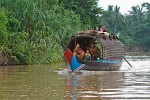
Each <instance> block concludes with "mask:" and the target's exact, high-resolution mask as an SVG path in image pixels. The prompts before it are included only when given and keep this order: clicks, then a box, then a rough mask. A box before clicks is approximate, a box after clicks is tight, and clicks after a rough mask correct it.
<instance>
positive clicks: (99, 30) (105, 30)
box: [98, 25, 107, 32]
mask: <svg viewBox="0 0 150 100" xmlns="http://www.w3.org/2000/svg"><path fill="white" fill-rule="evenodd" d="M98 32H107V29H106V27H105V26H104V25H99V27H98Z"/></svg>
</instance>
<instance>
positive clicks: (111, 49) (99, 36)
mask: <svg viewBox="0 0 150 100" xmlns="http://www.w3.org/2000/svg"><path fill="white" fill-rule="evenodd" d="M93 42H95V43H96V44H99V49H100V51H101V58H102V59H104V60H105V59H106V60H122V59H123V57H124V46H123V44H122V43H121V42H120V41H119V39H118V37H117V36H116V35H109V33H106V32H102V33H98V32H97V31H81V32H79V33H77V34H76V35H74V36H73V37H72V38H71V40H70V42H69V43H68V45H67V48H69V49H70V50H71V51H72V52H73V50H74V48H75V46H76V44H77V43H79V44H80V46H81V48H82V49H83V50H84V51H86V50H87V49H89V48H90V44H91V43H93ZM96 46H97V45H96Z"/></svg>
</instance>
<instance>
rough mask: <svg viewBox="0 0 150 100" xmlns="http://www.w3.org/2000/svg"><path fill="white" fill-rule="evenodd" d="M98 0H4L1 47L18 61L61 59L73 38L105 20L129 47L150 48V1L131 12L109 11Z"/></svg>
mask: <svg viewBox="0 0 150 100" xmlns="http://www.w3.org/2000/svg"><path fill="white" fill-rule="evenodd" d="M97 2H98V0H1V1H0V47H1V48H0V49H1V50H3V51H4V55H5V56H7V57H8V58H9V59H12V60H14V61H15V62H16V64H41V63H45V64H46V63H52V62H59V61H62V59H63V56H62V54H63V50H64V48H65V46H66V44H67V41H68V40H69V38H70V37H71V36H72V35H73V34H75V33H76V32H77V31H79V30H84V29H93V27H94V26H98V24H99V23H100V22H101V23H102V24H104V25H105V26H106V27H107V28H108V30H109V32H110V33H120V38H121V40H122V41H123V42H124V44H125V46H126V48H127V50H129V49H130V50H144V51H149V48H150V41H149V39H150V33H149V32H150V27H149V26H150V9H149V8H150V4H148V3H144V4H142V6H141V7H140V6H134V7H132V8H131V11H130V13H129V14H127V15H122V14H121V13H120V11H119V9H120V8H119V7H118V6H116V7H113V6H109V7H108V10H107V11H104V10H102V9H101V8H99V7H98V6H97Z"/></svg>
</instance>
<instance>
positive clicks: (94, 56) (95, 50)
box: [90, 43, 101, 60]
mask: <svg viewBox="0 0 150 100" xmlns="http://www.w3.org/2000/svg"><path fill="white" fill-rule="evenodd" d="M90 52H91V55H92V60H97V58H98V57H100V54H101V52H100V50H99V49H98V47H96V46H95V44H94V43H92V44H91V45H90Z"/></svg>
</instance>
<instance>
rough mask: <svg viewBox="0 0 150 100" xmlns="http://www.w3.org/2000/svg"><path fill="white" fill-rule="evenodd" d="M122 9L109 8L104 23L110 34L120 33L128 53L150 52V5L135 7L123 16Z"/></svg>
mask: <svg viewBox="0 0 150 100" xmlns="http://www.w3.org/2000/svg"><path fill="white" fill-rule="evenodd" d="M119 10H120V7H118V6H115V7H113V6H111V5H110V6H109V7H108V10H107V11H105V12H104V14H103V15H102V22H103V23H104V24H105V25H106V26H107V28H108V29H109V31H110V33H119V34H120V39H121V40H122V42H123V43H124V44H125V49H126V50H127V51H150V27H149V26H150V3H143V4H142V5H141V6H139V5H137V6H133V7H132V8H131V10H130V11H129V13H128V14H126V15H122V14H121V13H120V11H119Z"/></svg>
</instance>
